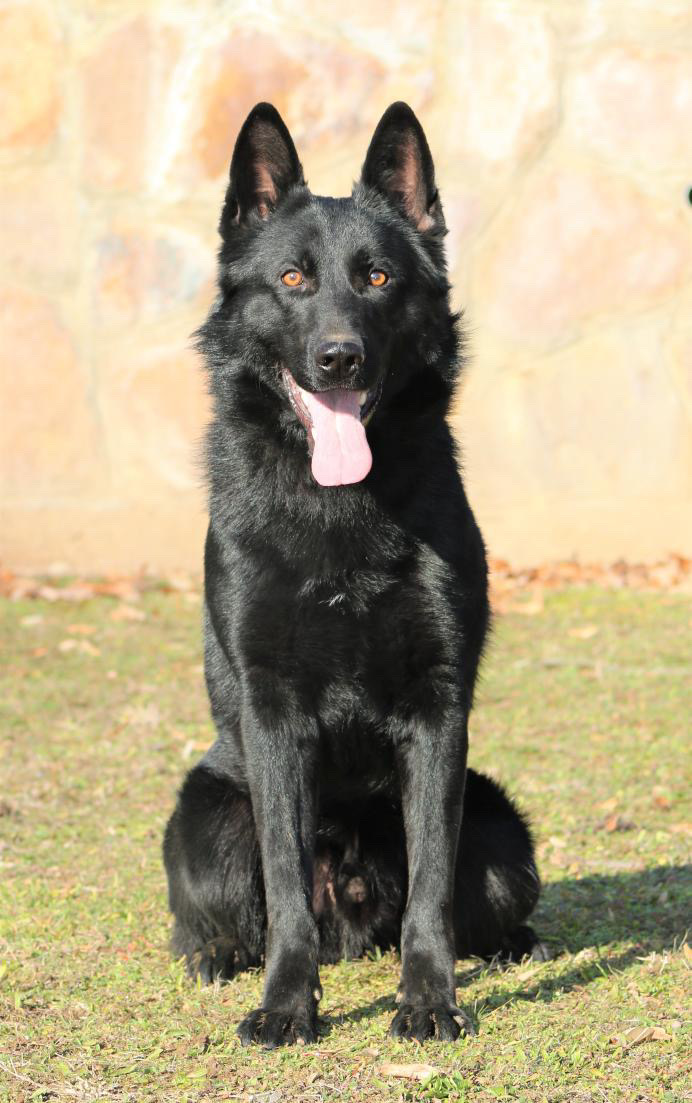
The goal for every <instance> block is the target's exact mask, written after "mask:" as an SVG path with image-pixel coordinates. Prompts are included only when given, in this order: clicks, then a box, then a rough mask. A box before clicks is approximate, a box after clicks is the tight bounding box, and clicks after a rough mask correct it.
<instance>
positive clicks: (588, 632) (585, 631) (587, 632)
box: [567, 624, 598, 640]
mask: <svg viewBox="0 0 692 1103" xmlns="http://www.w3.org/2000/svg"><path fill="white" fill-rule="evenodd" d="M597 632H598V626H597V625H596V624H583V625H582V626H581V627H580V628H570V630H569V632H568V633H567V635H568V636H572V637H573V639H575V640H590V639H591V637H592V636H595V635H596V634H597Z"/></svg>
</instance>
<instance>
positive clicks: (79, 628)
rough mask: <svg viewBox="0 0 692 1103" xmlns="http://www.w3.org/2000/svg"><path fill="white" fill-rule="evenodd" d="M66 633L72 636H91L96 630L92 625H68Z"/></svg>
mask: <svg viewBox="0 0 692 1103" xmlns="http://www.w3.org/2000/svg"><path fill="white" fill-rule="evenodd" d="M67 631H68V632H69V633H70V635H72V636H93V634H94V632H95V631H96V628H95V627H94V625H93V624H68V626H67Z"/></svg>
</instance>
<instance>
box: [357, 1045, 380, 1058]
mask: <svg viewBox="0 0 692 1103" xmlns="http://www.w3.org/2000/svg"><path fill="white" fill-rule="evenodd" d="M360 1052H361V1053H362V1055H363V1057H379V1056H380V1051H379V1049H376V1048H375V1046H367V1048H366V1049H361V1051H360Z"/></svg>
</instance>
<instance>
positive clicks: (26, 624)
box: [19, 613, 43, 628]
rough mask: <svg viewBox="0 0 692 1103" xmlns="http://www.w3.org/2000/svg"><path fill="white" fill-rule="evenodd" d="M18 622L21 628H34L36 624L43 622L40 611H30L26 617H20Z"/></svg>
mask: <svg viewBox="0 0 692 1103" xmlns="http://www.w3.org/2000/svg"><path fill="white" fill-rule="evenodd" d="M19 623H20V624H21V626H22V628H36V626H37V625H39V624H43V617H42V616H41V614H40V613H31V614H30V615H29V616H28V617H22V619H21V620H20V622H19Z"/></svg>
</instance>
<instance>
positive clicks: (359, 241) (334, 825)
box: [164, 104, 541, 1047]
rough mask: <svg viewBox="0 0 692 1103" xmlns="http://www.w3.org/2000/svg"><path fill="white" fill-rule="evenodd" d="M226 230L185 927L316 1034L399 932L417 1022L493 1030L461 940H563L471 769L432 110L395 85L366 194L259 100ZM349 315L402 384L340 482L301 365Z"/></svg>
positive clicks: (179, 904)
mask: <svg viewBox="0 0 692 1103" xmlns="http://www.w3.org/2000/svg"><path fill="white" fill-rule="evenodd" d="M220 232H221V235H222V247H221V251H220V258H219V288H220V294H219V297H218V299H217V301H216V303H215V305H214V307H213V308H212V311H211V314H210V316H209V318H208V320H207V322H206V323H205V325H204V326H203V328H202V330H201V331H200V347H201V349H202V350H203V352H204V355H205V358H206V362H207V365H208V368H209V373H210V380H211V390H212V394H213V398H214V416H213V421H212V424H211V427H210V430H209V436H208V452H207V454H208V468H209V480H210V524H209V533H208V537H207V544H206V554H205V589H206V606H205V649H206V678H207V686H208V690H209V697H210V700H211V707H212V714H213V718H214V722H215V724H216V728H217V740H216V742H215V743H214V745H213V746H212V747H211V749H210V750H209V751H208V752H207V754H206V755H205V756H204V758H203V759H202V761H201V763H200V764H199V765H197V766H196V767H195V768H194V769H193V770H191V771H190V773H189V774H188V776H187V778H186V780H185V783H184V785H183V788H182V790H181V793H180V796H179V799H178V804H177V807H176V809H175V812H174V813H173V816H172V817H171V820H170V822H169V824H168V828H167V830H166V838H165V843H164V855H165V862H166V868H167V871H168V877H169V890H170V906H171V909H172V911H173V913H174V916H175V928H174V936H173V949H174V952H175V953H176V954H179V955H184V956H185V958H186V959H187V962H188V967H189V969H190V972H191V973H192V974H193V975H194V974H198V975H200V976H201V977H202V979H204V980H205V981H208V980H211V979H213V978H214V977H215V976H222V977H229V976H231V975H232V974H233V973H234V972H235V971H236V970H237V969H239V968H244V967H246V966H248V965H252V964H258V963H260V962H261V961H264V963H265V966H266V982H265V990H264V996H263V1000H262V1006H261V1008H260V1009H258V1011H255V1012H252V1013H251V1014H250V1015H248V1016H247V1017H246V1018H245V1019H244V1021H243V1023H242V1024H241V1026H240V1028H239V1034H240V1037H241V1039H242V1040H243V1041H244V1042H250V1041H257V1042H261V1043H263V1044H264V1045H266V1046H269V1047H273V1046H275V1045H280V1044H282V1043H286V1042H291V1041H296V1040H301V1039H302V1040H305V1041H312V1040H314V1038H315V1036H316V1033H315V1032H316V1009H317V1001H318V1000H319V996H320V983H319V976H318V963H319V962H320V961H322V962H330V961H336V960H337V959H339V958H340V957H342V956H358V955H360V954H363V953H364V952H365V951H367V950H369V949H372V948H374V947H387V946H397V947H400V949H401V958H402V966H401V982H400V985H399V995H398V1000H399V1004H400V1006H399V1010H398V1012H397V1015H396V1017H395V1019H394V1021H393V1023H392V1032H393V1033H394V1034H395V1035H397V1036H400V1037H409V1038H417V1039H421V1040H422V1039H424V1038H427V1037H438V1038H442V1039H451V1038H455V1037H457V1036H458V1034H459V1033H460V1031H464V1030H466V1031H470V1030H472V1027H471V1024H470V1022H469V1020H468V1019H467V1018H466V1016H465V1015H464V1014H463V1012H462V1011H460V1009H459V1008H458V1007H457V1005H456V998H455V987H454V960H455V956H458V955H467V954H472V953H474V954H480V955H484V956H493V955H495V954H502V955H504V956H506V957H512V956H517V955H518V956H521V955H522V954H523V953H527V952H529V953H530V952H535V953H537V954H540V953H541V948H540V944H537V943H536V940H535V936H534V935H533V932H532V931H531V929H530V928H527V927H525V926H523V924H524V920H525V919H526V917H527V916H528V915H529V913H530V912H531V910H532V908H533V907H534V905H535V903H536V900H537V898H538V892H539V881H538V876H537V873H536V867H535V863H534V857H533V846H532V841H531V837H530V834H529V831H528V829H527V826H526V824H525V822H524V820H523V819H522V817H521V816H520V815H519V813H518V812H517V810H516V809H515V808H514V807H513V805H512V804H511V802H510V801H509V800H508V798H507V797H506V796H505V794H504V793H503V792H502V790H501V789H500V788H499V786H497V785H496V784H495V783H494V782H491V781H490V780H489V779H488V778H485V777H483V776H482V775H480V774H477V773H475V772H474V771H472V770H468V771H466V753H467V722H468V715H469V710H470V708H471V703H472V697H473V688H474V683H475V679H476V672H477V668H478V663H479V659H480V656H481V651H482V648H483V642H484V639H485V635H486V631H487V627H488V601H487V584H486V564H485V553H484V547H483V542H482V539H481V536H480V533H479V531H478V528H477V526H476V523H475V521H474V518H473V515H472V513H471V510H470V508H469V505H468V502H467V500H466V496H465V494H464V490H463V486H462V483H461V480H460V476H459V473H458V470H457V465H456V462H455V453H454V446H453V443H452V439H451V436H450V432H449V429H448V427H447V423H446V421H445V414H446V412H447V407H448V403H449V399H450V395H451V391H452V385H453V383H454V381H455V378H456V376H457V372H458V368H459V362H460V355H459V334H458V328H457V318H456V317H455V316H454V315H453V314H452V313H451V311H450V308H449V301H448V294H449V286H448V282H447V276H446V270H445V262H444V254H443V245H442V241H443V236H444V233H445V227H444V218H443V214H442V207H441V204H440V200H439V196H438V194H437V190H436V187H435V180H434V171H433V163H432V158H431V156H430V151H429V149H428V146H427V143H426V141H425V137H424V135H423V131H422V129H421V127H420V124H419V123H418V121H417V119H416V118H415V116H414V115H413V113H412V112H411V110H410V108H408V107H407V106H406V105H405V104H394V105H392V107H390V108H389V110H388V111H387V112H386V113H385V115H384V117H383V119H382V120H381V122H380V124H379V126H378V128H377V130H376V132H375V135H374V137H373V140H372V143H371V146H370V149H369V151H368V154H367V157H366V161H365V165H364V168H363V174H362V179H361V182H360V183H359V184H357V185H356V186H355V188H354V191H353V196H352V197H351V198H350V199H327V198H322V197H317V196H313V195H312V194H311V193H310V192H309V191H308V189H307V187H306V185H305V183H304V180H303V174H302V169H301V166H300V162H299V160H298V156H297V154H296V151H295V148H294V146H293V142H292V141H291V138H290V136H289V134H288V131H287V130H286V127H285V126H284V124H283V122H282V121H281V119H280V118H279V116H278V114H277V112H276V111H275V110H274V108H272V107H271V106H269V105H268V104H260V105H258V106H257V107H256V108H255V109H254V110H253V111H252V112H251V114H250V116H249V117H248V119H247V121H246V122H245V124H244V126H243V128H242V130H241V132H240V135H239V137H238V141H237V143H236V148H235V152H234V154H233V161H232V165H231V179H230V184H229V188H228V192H227V195H226V201H225V205H224V209H223V213H222V216H221V224H220ZM292 269H296V270H298V271H299V272H300V273H302V274H303V282H302V284H301V285H300V287H299V288H295V287H286V286H285V285H284V283H283V282H282V280H281V276H282V274H283V273H285V272H286V271H287V270H292ZM373 269H377V270H381V271H384V272H385V273H386V274H387V275H388V277H389V279H388V282H387V283H386V285H385V286H383V287H374V286H372V285H371V283H370V282H369V281H370V273H371V271H372V270H373ZM335 335H336V338H338V339H339V340H341V339H344V340H346V339H348V340H351V341H352V343H353V342H355V343H356V344H357V345H358V346H359V347H360V346H362V348H363V350H364V357H362V358H356V360H355V361H354V363H353V365H352V366H351V367H350V368H349V371H350V372H351V375H350V376H349V377H348V379H347V380H346V381H345V382H344V383H343V386H345V387H347V388H348V389H353V390H366V391H367V392H368V395H369V396H380V397H379V403H378V404H377V406H376V408H375V412H374V415H373V417H372V420H371V422H370V424H369V426H368V429H367V437H368V442H369V445H370V449H371V452H372V457H373V465H372V470H371V471H370V474H369V475H368V476H367V477H366V478H365V479H364V480H363V481H362V482H357V483H353V484H350V485H342V486H320V485H318V484H317V483H316V482H315V480H314V479H313V477H312V475H311V471H310V458H309V441H308V436H307V433H306V429H305V427H304V425H303V423H302V422H301V420H300V419H299V417H298V416H297V415H296V412H295V411H294V408H293V406H292V404H291V402H290V401H289V396H288V391H287V389H286V385H285V382H284V380H285V376H283V375H282V373H284V372H286V371H288V372H290V373H291V375H292V377H293V378H294V380H295V381H296V382H297V384H299V386H300V387H302V388H304V389H305V390H307V391H312V392H315V391H319V390H321V389H326V388H325V382H324V370H325V368H324V364H321V362H320V357H319V355H318V353H317V352H316V350H317V349H319V348H321V347H323V346H324V342H325V341H327V342H328V341H330V340H334V339H336V338H335ZM465 785H466V794H465V799H464V786H465ZM462 807H463V818H462Z"/></svg>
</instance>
